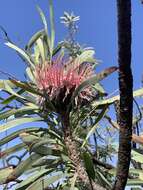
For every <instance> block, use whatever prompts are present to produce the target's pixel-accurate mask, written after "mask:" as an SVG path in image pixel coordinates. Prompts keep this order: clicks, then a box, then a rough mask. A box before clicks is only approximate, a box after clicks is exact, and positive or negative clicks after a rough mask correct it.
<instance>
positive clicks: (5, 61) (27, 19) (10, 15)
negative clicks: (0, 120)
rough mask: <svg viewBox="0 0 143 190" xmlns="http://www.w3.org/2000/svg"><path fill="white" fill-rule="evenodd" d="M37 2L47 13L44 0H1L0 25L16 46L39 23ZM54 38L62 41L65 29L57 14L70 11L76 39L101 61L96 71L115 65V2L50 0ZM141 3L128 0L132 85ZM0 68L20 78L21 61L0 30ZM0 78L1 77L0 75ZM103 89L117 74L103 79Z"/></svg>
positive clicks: (138, 66)
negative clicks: (76, 20)
mask: <svg viewBox="0 0 143 190" xmlns="http://www.w3.org/2000/svg"><path fill="white" fill-rule="evenodd" d="M36 4H38V5H39V6H40V7H41V8H42V9H43V10H44V12H45V13H46V14H47V15H48V0H42V1H38V0H37V1H36V0H21V1H18V0H12V1H8V0H1V6H0V25H1V26H3V27H4V28H5V29H6V31H7V32H8V34H9V36H10V37H11V39H12V40H13V41H14V42H15V43H16V44H17V45H19V46H20V47H24V45H25V44H26V43H27V42H28V40H29V38H30V37H31V36H32V35H33V34H34V33H35V32H36V31H37V30H39V29H41V28H42V23H41V20H40V17H39V15H38V12H37V10H36ZM54 9H55V24H56V41H59V40H62V39H63V38H64V37H65V35H66V30H65V28H64V27H63V25H62V24H61V23H60V19H59V17H60V16H62V15H63V12H64V11H68V12H71V11H73V12H74V13H75V14H76V15H79V16H80V18H81V19H80V22H79V33H78V35H77V40H78V41H79V42H80V43H81V44H84V45H86V46H91V47H93V48H95V51H96V58H97V59H99V60H101V64H100V65H99V66H98V68H97V71H100V70H102V69H103V68H106V67H109V66H112V65H117V64H118V63H117V51H118V50H117V21H116V1H114V0H110V2H109V1H106V0H100V1H98V0H90V1H88V0H84V1H83V0H78V1H76V0H68V1H67V0H60V1H58V0H57V1H56V0H54ZM142 18H143V6H142V5H141V4H140V1H132V21H133V29H132V31H133V43H132V49H133V53H132V68H133V74H134V87H135V88H138V87H140V86H141V75H142V62H143V53H142V50H143V35H142V34H143V25H142V24H141V23H142ZM0 41H1V43H0V69H1V70H4V71H7V72H10V73H12V74H13V75H15V76H17V77H19V78H20V79H23V71H24V68H25V67H24V64H23V63H22V61H21V60H20V59H19V58H18V57H17V55H16V54H15V52H14V51H13V50H11V49H9V48H7V47H6V46H5V45H4V44H3V40H2V34H1V33H0ZM1 78H2V77H1ZM103 84H104V86H105V88H106V90H107V91H108V92H112V91H114V90H115V89H117V88H118V81H117V75H116V74H113V75H112V76H111V77H110V78H108V79H107V80H106V81H104V82H103Z"/></svg>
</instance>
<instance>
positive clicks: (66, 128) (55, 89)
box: [1, 1, 117, 190]
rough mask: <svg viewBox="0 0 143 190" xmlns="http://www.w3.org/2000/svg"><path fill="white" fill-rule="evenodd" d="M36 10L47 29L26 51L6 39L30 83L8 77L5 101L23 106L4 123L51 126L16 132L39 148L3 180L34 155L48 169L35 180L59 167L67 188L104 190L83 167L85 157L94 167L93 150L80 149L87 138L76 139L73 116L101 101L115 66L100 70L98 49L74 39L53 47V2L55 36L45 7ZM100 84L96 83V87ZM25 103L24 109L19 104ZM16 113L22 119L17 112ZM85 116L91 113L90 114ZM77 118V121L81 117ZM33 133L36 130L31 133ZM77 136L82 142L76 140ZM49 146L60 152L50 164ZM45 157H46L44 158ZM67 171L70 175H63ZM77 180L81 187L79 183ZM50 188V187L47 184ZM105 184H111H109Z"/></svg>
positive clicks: (71, 19) (69, 18)
mask: <svg viewBox="0 0 143 190" xmlns="http://www.w3.org/2000/svg"><path fill="white" fill-rule="evenodd" d="M38 10H39V12H40V15H41V18H42V21H43V23H44V29H43V30H40V31H39V32H37V33H36V34H35V35H34V36H33V37H32V38H31V40H30V41H29V43H28V44H27V45H26V47H25V50H22V49H20V48H19V47H17V46H16V45H14V43H12V42H10V41H8V42H6V44H7V45H8V46H9V47H11V48H13V49H15V50H16V51H17V53H18V55H20V56H21V57H22V59H23V60H24V61H25V62H26V63H27V68H26V74H27V81H25V82H23V81H19V80H15V79H13V78H10V79H9V80H8V81H4V82H3V83H2V89H4V90H5V91H6V92H8V93H9V94H11V96H10V97H9V98H8V99H7V100H3V101H2V104H6V105H9V103H11V102H12V100H14V99H16V100H17V101H18V102H20V104H18V109H16V108H13V109H12V111H11V112H7V111H6V112H3V113H2V115H1V118H2V119H4V118H8V117H9V116H11V115H12V116H14V117H18V118H17V120H16V121H15V122H13V121H8V126H6V125H4V126H3V128H2V129H3V131H5V130H7V129H8V128H9V127H13V126H16V125H18V124H22V123H27V122H32V121H45V122H46V123H47V124H48V129H39V131H38V130H37V129H34V128H30V129H28V130H24V131H20V132H18V133H17V136H19V137H20V138H21V139H22V141H23V144H22V145H21V146H22V148H23V147H25V146H26V147H27V150H29V149H30V152H36V155H35V154H32V155H31V158H29V160H26V161H25V162H24V163H25V165H24V166H23V165H22V166H21V165H18V166H17V167H16V169H14V170H12V171H9V173H8V174H7V176H6V177H5V178H4V179H3V181H2V182H1V183H8V182H10V181H14V180H16V179H17V178H18V177H19V176H20V175H21V174H22V173H23V172H24V169H25V168H26V164H29V165H30V159H33V160H34V161H37V160H38V163H37V162H36V163H35V162H34V166H35V167H39V166H41V165H42V169H44V171H43V170H42V173H41V175H38V177H35V178H34V179H35V180H36V179H39V180H40V179H41V176H43V175H45V174H46V173H47V174H49V173H52V175H53V176H54V175H55V173H56V170H57V171H59V170H61V171H62V172H63V173H62V177H61V178H62V181H64V180H65V181H67V188H68V187H70V185H71V183H72V187H74V186H75V187H76V188H77V189H98V190H103V189H104V188H103V187H101V186H100V185H98V180H97V179H96V178H95V175H94V174H93V173H94V169H93V168H92V167H91V168H92V169H91V173H92V172H93V173H92V174H93V175H92V174H90V172H89V169H88V164H85V165H84V161H87V158H88V161H89V163H90V164H89V165H91V166H92V159H91V152H90V150H89V149H88V146H87V147H86V148H85V147H84V146H82V149H81V145H83V144H84V145H85V144H86V143H85V141H84V143H83V139H82V138H81V137H80V136H79V137H75V129H74V127H75V128H77V127H78V125H77V126H76V125H74V124H73V123H74V122H73V121H74V120H75V119H74V118H73V115H74V114H75V113H78V111H79V110H81V111H80V114H81V115H82V114H83V115H85V110H86V111H88V107H90V106H91V105H92V103H93V102H95V101H98V100H99V96H100V95H103V94H104V93H103V90H100V89H101V87H100V88H98V87H99V81H100V80H102V79H104V78H105V77H107V76H108V75H109V74H111V73H112V72H114V71H116V70H117V68H116V67H110V68H108V69H105V70H104V71H102V72H101V73H99V74H96V72H95V67H96V65H97V61H96V59H95V58H94V50H93V49H89V48H87V49H86V48H82V47H80V46H79V44H77V43H75V42H74V40H73V38H72V40H69V39H68V40H65V41H63V42H60V43H59V44H58V45H57V46H56V47H55V48H54V38H55V30H54V23H53V9H52V3H51V1H50V18H51V19H50V21H51V36H49V34H48V28H47V24H46V18H45V16H44V14H43V12H42V11H41V9H40V8H38ZM62 19H63V20H64V22H65V23H66V26H70V27H71V26H72V25H73V23H74V22H76V21H77V20H78V17H75V16H74V15H73V14H72V15H69V14H67V13H65V15H64V17H62ZM68 22H69V24H68ZM73 28H74V30H75V27H71V29H73ZM70 34H71V33H70ZM76 47H77V48H76ZM73 48H74V53H73ZM97 84H98V86H96V85H97ZM21 104H22V105H24V107H20V106H21ZM82 110H84V113H82ZM105 111H106V109H105V108H103V110H101V113H99V110H98V112H97V113H96V114H98V113H99V118H98V117H97V120H95V121H94V123H97V122H98V121H99V120H100V119H101V118H102V117H101V116H103V115H104V113H105ZM18 114H19V115H20V116H22V118H20V117H19V116H17V115H18ZM86 114H88V113H87V112H86ZM31 115H33V117H31ZM35 115H38V117H35ZM75 118H77V119H78V117H75ZM75 123H77V122H75ZM31 131H32V132H34V133H32V134H31V133H30V132H31ZM36 133H37V135H36ZM17 136H14V135H12V137H11V138H10V139H8V140H7V139H3V140H2V144H4V143H5V142H8V141H10V140H12V139H14V138H15V137H17ZM48 138H50V139H51V140H49V139H48ZM52 138H54V139H52ZM78 139H80V140H79V141H78ZM86 140H87V139H86ZM59 141H60V142H59ZM18 147H19V146H18ZM49 147H50V148H51V149H50V150H51V151H52V153H53V152H54V153H55V151H57V152H56V154H55V155H54V156H55V157H56V158H54V159H53V160H52V161H51V162H49V160H48V158H47V157H46V158H45V156H47V155H49V154H50V155H51V153H49V152H48V151H49ZM59 147H60V148H59ZM19 148H20V147H19ZM87 151H88V153H87ZM63 154H64V156H63ZM5 155H6V153H5V154H4V153H3V154H1V156H2V157H4V156H5ZM43 157H44V158H43ZM41 158H42V161H41ZM57 158H58V159H57ZM43 159H46V161H45V160H43ZM50 163H51V164H52V167H55V168H56V169H55V171H54V172H55V173H54V172H53V168H51V170H47V166H48V164H50ZM22 164H23V163H22ZM32 166H33V165H32ZM32 166H31V165H30V166H28V167H32ZM23 167H24V168H23ZM21 168H22V169H21ZM65 171H66V172H67V173H65V174H64V172H65ZM63 174H64V175H63ZM35 180H33V181H32V180H31V181H30V182H29V181H28V182H25V183H26V184H25V183H24V182H22V183H21V184H20V185H19V187H18V188H17V189H21V188H22V187H28V186H29V185H31V184H33V182H34V185H36V184H35ZM95 181H96V183H95ZM39 183H40V181H39ZM53 183H54V182H53ZM50 184H51V183H50ZM63 184H64V185H63V186H61V185H59V186H57V189H58V188H59V189H63V188H64V187H65V183H63ZM73 184H74V185H73ZM79 184H81V185H80V186H79ZM47 186H49V183H48V185H47ZM33 187H36V186H33ZM107 187H108V188H109V185H107Z"/></svg>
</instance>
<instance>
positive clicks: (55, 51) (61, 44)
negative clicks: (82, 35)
mask: <svg viewBox="0 0 143 190" xmlns="http://www.w3.org/2000/svg"><path fill="white" fill-rule="evenodd" d="M62 46H63V43H62V42H60V43H58V45H57V46H56V47H55V49H54V50H53V54H52V56H54V55H56V54H57V53H58V52H59V51H60V50H61V49H62Z"/></svg>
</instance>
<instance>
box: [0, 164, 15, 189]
mask: <svg viewBox="0 0 143 190" xmlns="http://www.w3.org/2000/svg"><path fill="white" fill-rule="evenodd" d="M12 172H13V168H12V167H7V168H2V169H0V185H2V184H4V183H5V182H6V181H7V178H8V176H9V175H10V174H11V173H12Z"/></svg>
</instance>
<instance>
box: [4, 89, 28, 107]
mask: <svg viewBox="0 0 143 190" xmlns="http://www.w3.org/2000/svg"><path fill="white" fill-rule="evenodd" d="M24 92H25V90H23V89H20V90H19V91H18V92H16V95H11V96H9V97H8V98H6V99H5V100H3V101H2V102H1V104H5V105H7V104H9V103H11V102H12V101H13V100H16V99H17V97H19V98H20V99H21V98H22V99H24V97H22V96H18V95H20V94H23V93H24ZM14 94H15V93H14Z"/></svg>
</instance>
